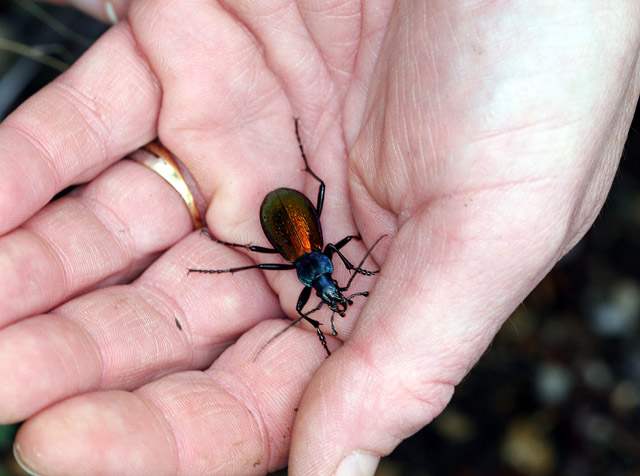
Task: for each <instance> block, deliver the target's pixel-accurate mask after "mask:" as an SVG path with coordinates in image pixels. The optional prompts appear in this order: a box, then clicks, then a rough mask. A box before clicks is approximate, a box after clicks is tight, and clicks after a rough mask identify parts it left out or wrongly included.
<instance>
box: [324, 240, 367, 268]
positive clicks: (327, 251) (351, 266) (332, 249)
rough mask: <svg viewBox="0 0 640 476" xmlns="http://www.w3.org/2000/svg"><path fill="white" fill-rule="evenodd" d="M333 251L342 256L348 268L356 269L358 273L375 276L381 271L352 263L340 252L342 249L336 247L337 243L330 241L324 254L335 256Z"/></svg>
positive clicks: (329, 256)
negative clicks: (370, 269)
mask: <svg viewBox="0 0 640 476" xmlns="http://www.w3.org/2000/svg"><path fill="white" fill-rule="evenodd" d="M327 253H329V254H328V255H327ZM333 253H336V254H337V255H338V256H339V257H340V259H341V260H342V262H343V263H344V267H345V268H347V269H348V270H349V271H355V272H356V273H360V274H364V275H365V276H373V275H374V274H378V273H379V272H380V270H379V269H377V270H375V271H369V270H367V269H363V268H360V267H359V266H354V265H352V264H351V262H350V261H349V260H348V259H347V258H346V256H345V255H343V254H342V253H341V252H340V250H339V249H338V248H337V247H336V245H334V244H332V243H329V244H328V245H327V247H326V248H325V252H324V253H323V254H324V255H325V256H327V257H328V258H329V259H331V256H333Z"/></svg>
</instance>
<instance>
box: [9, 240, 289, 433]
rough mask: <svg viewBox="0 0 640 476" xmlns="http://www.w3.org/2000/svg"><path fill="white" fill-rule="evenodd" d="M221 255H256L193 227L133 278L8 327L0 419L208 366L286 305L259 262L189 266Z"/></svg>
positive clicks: (22, 416) (237, 260)
mask: <svg viewBox="0 0 640 476" xmlns="http://www.w3.org/2000/svg"><path fill="white" fill-rule="evenodd" d="M234 259H235V261H234ZM223 261H224V262H225V263H231V264H236V263H242V264H247V262H248V260H247V258H245V257H243V256H242V255H240V254H238V253H236V252H234V251H232V250H228V249H227V248H226V247H224V246H221V245H218V246H215V245H214V244H212V242H211V241H210V240H208V239H206V237H204V236H202V235H200V234H199V233H193V234H192V235H191V236H189V237H188V238H187V239H185V240H183V241H181V242H180V243H178V244H177V245H176V246H174V247H173V248H172V249H171V250H170V251H168V252H167V253H165V254H164V255H163V256H162V258H160V259H159V260H158V261H156V262H155V263H154V264H153V265H152V266H151V267H150V268H148V269H147V271H146V272H145V273H144V274H143V275H142V276H141V277H140V278H139V279H138V280H136V281H135V282H134V283H133V284H131V285H127V286H113V287H107V288H102V289H99V290H96V291H93V292H91V293H88V294H84V295H82V296H80V297H78V298H76V299H74V300H72V301H69V302H67V303H65V304H64V305H63V306H61V307H59V308H57V309H55V310H54V311H52V312H51V313H49V314H47V315H43V316H36V317H33V318H30V319H26V320H23V321H20V322H18V323H16V324H13V325H11V326H9V327H7V328H5V329H3V330H2V331H0V380H1V381H2V382H3V385H2V386H0V421H2V422H14V421H20V420H23V419H25V418H27V417H29V416H30V415H32V414H33V413H35V412H37V411H39V410H41V409H42V408H44V407H46V406H48V405H50V404H51V403H53V402H56V401H59V400H61V399H63V398H66V397H69V396H71V395H74V394H77V393H80V392H86V391H89V390H95V389H107V388H125V389H126V388H136V387H138V386H139V385H141V384H142V383H145V382H148V381H150V380H152V379H154V378H157V377H158V376H159V375H164V374H167V373H170V372H175V371H177V370H181V369H192V368H204V367H205V366H206V365H209V364H210V362H211V361H212V360H213V359H214V357H215V356H217V355H218V354H219V353H220V352H221V351H222V350H223V349H224V348H225V347H226V346H228V345H229V344H230V343H231V342H233V341H234V340H235V339H236V338H237V336H239V335H241V334H242V333H243V332H245V331H246V330H247V329H249V328H251V327H252V326H254V325H255V324H256V322H258V321H259V320H261V319H264V318H267V317H274V316H279V315H280V313H281V311H280V307H279V305H278V302H277V299H276V297H275V296H274V295H273V293H272V291H271V289H270V288H269V287H268V286H267V285H266V283H265V282H264V280H263V279H262V275H261V273H260V271H257V270H256V271H248V272H245V273H238V274H237V275H234V276H230V275H218V276H207V275H194V274H187V269H188V268H192V267H195V264H196V263H198V264H200V265H201V264H202V263H210V264H212V265H213V266H215V265H219V264H220V263H221V262H223ZM16 362H19V363H20V365H16V364H15V363H16Z"/></svg>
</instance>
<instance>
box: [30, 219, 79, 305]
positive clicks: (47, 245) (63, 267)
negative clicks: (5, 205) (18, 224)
mask: <svg viewBox="0 0 640 476" xmlns="http://www.w3.org/2000/svg"><path fill="white" fill-rule="evenodd" d="M22 229H24V230H26V231H28V232H29V233H31V234H32V235H33V236H35V237H36V238H37V239H38V241H39V242H40V243H41V244H42V247H43V248H44V249H45V250H47V254H48V255H49V257H50V258H51V261H52V262H55V263H57V264H58V266H57V268H58V270H59V271H60V273H59V274H58V276H59V278H60V279H61V280H62V283H61V284H62V286H61V288H62V293H61V294H63V295H65V296H66V295H68V294H69V292H70V291H71V289H70V286H69V282H70V281H71V278H70V277H69V270H70V269H72V267H70V266H69V263H68V262H67V261H65V260H63V259H62V257H63V256H64V253H62V252H63V251H64V250H63V249H61V248H59V247H57V246H54V245H53V243H51V242H50V241H49V240H48V239H46V238H45V237H44V236H42V235H41V234H40V233H39V232H37V231H35V230H33V229H31V228H30V227H29V223H28V222H27V223H26V224H25V225H24V226H22Z"/></svg>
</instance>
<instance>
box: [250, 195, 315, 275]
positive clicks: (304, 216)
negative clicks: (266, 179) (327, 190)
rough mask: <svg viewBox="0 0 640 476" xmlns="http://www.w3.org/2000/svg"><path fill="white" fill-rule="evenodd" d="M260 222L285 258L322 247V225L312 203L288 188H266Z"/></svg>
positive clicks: (265, 232)
mask: <svg viewBox="0 0 640 476" xmlns="http://www.w3.org/2000/svg"><path fill="white" fill-rule="evenodd" d="M260 222H261V224H262V230H263V231H264V234H265V236H266V237H267V239H268V240H269V242H270V243H271V245H272V246H273V247H274V248H275V249H276V250H278V252H279V253H280V254H281V255H282V256H283V257H284V258H285V259H286V260H287V261H289V262H294V261H296V260H297V259H298V258H300V257H301V256H303V255H304V254H305V253H311V252H312V251H317V250H322V245H323V240H322V229H321V227H320V220H319V219H318V214H317V212H316V209H315V207H314V206H313V204H312V203H311V202H310V201H309V199H308V198H307V197H305V196H304V195H303V194H302V193H300V192H298V191H297V190H293V189H290V188H279V189H277V190H274V191H273V192H269V193H268V194H267V196H266V197H264V200H263V201H262V206H261V207H260Z"/></svg>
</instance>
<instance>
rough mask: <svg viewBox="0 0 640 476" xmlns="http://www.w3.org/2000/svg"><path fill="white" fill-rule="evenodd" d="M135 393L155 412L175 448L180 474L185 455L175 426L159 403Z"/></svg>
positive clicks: (169, 441)
mask: <svg viewBox="0 0 640 476" xmlns="http://www.w3.org/2000/svg"><path fill="white" fill-rule="evenodd" d="M133 395H135V396H136V397H137V398H139V399H140V401H141V402H142V404H143V405H144V406H146V407H147V408H148V409H149V411H150V412H151V414H153V416H154V417H155V419H156V421H157V422H158V425H159V426H160V427H161V428H162V433H163V434H164V435H165V437H166V438H167V442H168V443H169V445H170V446H171V447H173V448H174V451H175V454H176V459H177V461H176V469H177V471H176V474H180V473H181V472H180V469H181V468H182V467H183V465H182V461H184V456H183V452H182V451H180V450H181V447H180V445H178V441H177V439H176V433H175V431H174V426H173V425H172V424H171V421H170V419H169V418H167V415H165V413H164V412H163V411H162V410H161V409H160V408H159V407H158V406H157V405H155V403H154V402H153V401H152V400H151V399H149V398H147V397H146V396H145V395H141V394H140V393H138V392H134V393H133ZM163 422H164V423H163Z"/></svg>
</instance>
